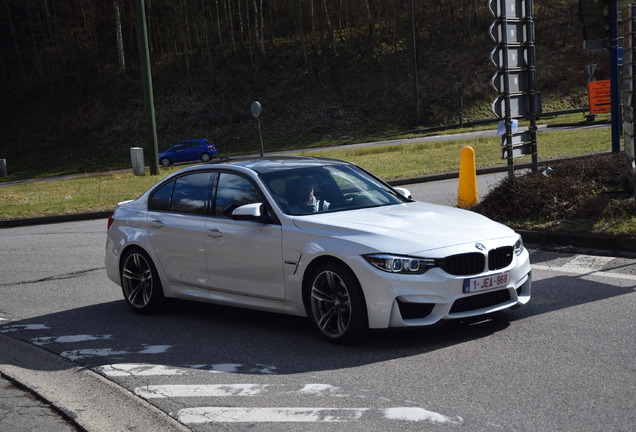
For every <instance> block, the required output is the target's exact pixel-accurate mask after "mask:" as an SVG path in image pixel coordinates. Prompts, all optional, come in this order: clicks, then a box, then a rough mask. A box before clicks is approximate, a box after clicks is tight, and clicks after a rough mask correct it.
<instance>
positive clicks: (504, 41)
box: [500, 2, 515, 181]
mask: <svg viewBox="0 0 636 432" xmlns="http://www.w3.org/2000/svg"><path fill="white" fill-rule="evenodd" d="M503 4H504V5H505V2H504V3H503ZM502 9H503V10H505V8H502ZM500 20H501V25H502V30H501V46H502V49H503V64H502V66H503V68H502V71H503V73H504V85H503V94H504V105H505V109H504V123H505V125H506V134H505V137H506V138H505V139H506V150H507V159H508V179H509V180H511V181H512V180H513V179H514V178H515V165H514V159H513V153H512V146H513V144H512V114H511V112H512V110H511V108H510V64H509V61H508V48H509V47H508V21H507V20H506V19H505V18H503V19H502V18H500Z"/></svg>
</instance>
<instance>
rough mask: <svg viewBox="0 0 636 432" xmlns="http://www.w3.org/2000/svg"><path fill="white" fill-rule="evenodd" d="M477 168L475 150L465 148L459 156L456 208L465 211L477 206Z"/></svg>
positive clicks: (468, 147)
mask: <svg viewBox="0 0 636 432" xmlns="http://www.w3.org/2000/svg"><path fill="white" fill-rule="evenodd" d="M478 201H479V194H478V193H477V168H476V167H475V150H474V149H473V148H472V147H470V146H466V147H464V148H463V149H462V151H461V153H460V155H459V187H458V188H457V207H459V208H463V209H466V208H468V207H470V206H473V205H475V204H477V202H478Z"/></svg>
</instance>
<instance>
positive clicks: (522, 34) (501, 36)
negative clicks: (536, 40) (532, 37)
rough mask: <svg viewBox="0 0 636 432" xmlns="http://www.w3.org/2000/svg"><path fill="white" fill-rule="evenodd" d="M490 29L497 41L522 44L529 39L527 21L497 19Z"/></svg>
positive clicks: (491, 35) (493, 38)
mask: <svg viewBox="0 0 636 432" xmlns="http://www.w3.org/2000/svg"><path fill="white" fill-rule="evenodd" d="M488 30H489V32H490V37H491V38H492V40H493V41H494V42H496V43H501V42H504V41H506V42H507V43H509V44H522V43H525V42H527V40H528V36H527V31H526V24H525V22H519V21H503V20H497V21H493V23H492V24H491V25H490V28H489V29H488Z"/></svg>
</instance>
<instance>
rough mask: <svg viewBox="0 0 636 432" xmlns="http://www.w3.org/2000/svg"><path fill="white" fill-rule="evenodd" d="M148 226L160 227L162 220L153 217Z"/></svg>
mask: <svg viewBox="0 0 636 432" xmlns="http://www.w3.org/2000/svg"><path fill="white" fill-rule="evenodd" d="M150 226H151V227H153V228H162V227H163V222H161V221H160V220H159V219H155V220H153V221H150Z"/></svg>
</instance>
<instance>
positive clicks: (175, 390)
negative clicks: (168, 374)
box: [134, 384, 347, 399]
mask: <svg viewBox="0 0 636 432" xmlns="http://www.w3.org/2000/svg"><path fill="white" fill-rule="evenodd" d="M134 392H135V394H136V395H137V396H141V397H143V398H146V399H158V398H172V397H226V396H260V395H264V394H268V395H294V394H296V395H310V396H337V397H346V396H347V395H345V394H342V393H341V392H340V388H338V387H334V386H332V385H329V384H306V385H305V386H304V387H303V388H302V389H300V390H286V389H285V386H284V385H282V384H280V385H276V384H200V385H179V384H174V385H148V386H144V387H138V388H136V389H135V390H134Z"/></svg>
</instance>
